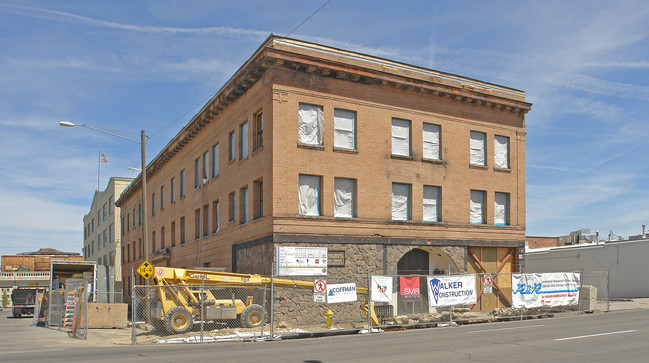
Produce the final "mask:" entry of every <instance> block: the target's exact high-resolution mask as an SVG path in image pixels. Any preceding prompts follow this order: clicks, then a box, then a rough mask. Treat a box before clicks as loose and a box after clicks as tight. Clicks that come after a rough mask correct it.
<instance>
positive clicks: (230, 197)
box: [228, 192, 235, 222]
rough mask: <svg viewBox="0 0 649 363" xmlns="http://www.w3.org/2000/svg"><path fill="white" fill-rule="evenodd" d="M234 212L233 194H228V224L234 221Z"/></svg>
mask: <svg viewBox="0 0 649 363" xmlns="http://www.w3.org/2000/svg"><path fill="white" fill-rule="evenodd" d="M234 212H235V206H234V192H232V193H230V194H229V195H228V213H229V215H228V220H229V221H230V222H233V221H234Z"/></svg>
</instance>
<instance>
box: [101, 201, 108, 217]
mask: <svg viewBox="0 0 649 363" xmlns="http://www.w3.org/2000/svg"><path fill="white" fill-rule="evenodd" d="M103 214H104V216H103V217H102V220H104V221H105V220H106V218H108V204H107V203H104V208H103Z"/></svg>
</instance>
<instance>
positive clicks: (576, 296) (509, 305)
mask: <svg viewBox="0 0 649 363" xmlns="http://www.w3.org/2000/svg"><path fill="white" fill-rule="evenodd" d="M283 279H284V280H285V279H286V278H285V277H283ZM296 280H298V279H297V278H296ZM299 281H300V282H301V284H297V283H296V284H295V286H290V285H287V284H285V283H284V284H281V285H278V284H270V283H268V284H262V285H255V286H250V285H246V284H227V283H212V284H209V285H206V284H198V285H164V286H133V290H132V291H133V293H132V295H131V296H132V301H131V306H132V309H131V312H130V314H131V317H130V319H131V321H132V322H134V323H133V324H132V325H131V329H132V331H131V333H132V336H131V343H132V344H152V343H182V342H214V341H228V340H239V341H241V340H266V339H291V338H296V337H305V336H323V335H328V334H340V333H343V332H348V333H350V334H353V333H358V332H371V331H375V330H376V329H382V330H391V329H408V328H416V327H436V326H450V325H456V324H470V323H478V322H491V321H505V320H523V319H533V318H540V317H551V316H554V315H557V314H575V313H584V312H597V311H608V309H609V296H608V291H609V289H608V286H609V279H608V273H607V272H606V271H581V272H570V273H555V274H520V273H498V274H457V275H455V274H443V275H442V274H440V275H408V276H385V275H373V274H371V273H367V274H366V275H355V276H351V275H347V276H331V275H329V276H322V277H312V278H307V277H304V278H302V277H300V278H299ZM304 282H308V283H307V284H304ZM306 285H308V286H309V288H305V286H306ZM368 297H369V300H370V301H371V304H370V310H373V312H374V313H373V314H370V315H369V316H368V314H367V308H368V304H367V301H368Z"/></svg>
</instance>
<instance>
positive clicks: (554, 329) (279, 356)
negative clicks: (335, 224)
mask: <svg viewBox="0 0 649 363" xmlns="http://www.w3.org/2000/svg"><path fill="white" fill-rule="evenodd" d="M648 321H649V310H627V311H619V312H610V313H599V314H585V315H579V316H569V317H560V318H552V319H539V320H526V321H514V322H501V323H490V324H476V325H465V326H458V327H444V328H442V327H440V328H432V329H420V330H408V331H399V332H385V333H378V334H364V335H353V336H334V337H325V338H312V339H301V340H286V341H274V342H254V343H240V342H235V343H229V342H228V343H210V344H157V345H136V346H130V345H117V346H96V345H95V346H93V345H90V344H88V343H87V342H84V341H79V340H75V339H70V338H67V336H65V333H63V332H59V331H55V330H51V329H46V328H40V327H33V326H31V325H30V323H31V319H12V318H9V317H8V314H6V312H5V313H0V339H1V341H2V344H1V347H2V348H0V361H2V362H20V361H26V362H37V361H46V362H71V361H72V362H81V361H83V362H115V361H125V362H135V361H137V362H365V361H367V362H370V361H371V362H400V361H401V362H438V361H461V362H469V361H478V362H548V361H558V362H568V361H569V362H611V361H619V362H646V361H647V360H649V358H648V353H649V326H648V324H647V322H648Z"/></svg>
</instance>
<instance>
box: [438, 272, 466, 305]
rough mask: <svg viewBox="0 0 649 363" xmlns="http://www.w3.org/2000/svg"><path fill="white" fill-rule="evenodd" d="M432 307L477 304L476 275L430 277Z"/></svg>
mask: <svg viewBox="0 0 649 363" xmlns="http://www.w3.org/2000/svg"><path fill="white" fill-rule="evenodd" d="M427 282H428V283H427V284H426V285H427V286H428V303H429V305H430V306H450V305H468V304H475V303H476V302H477V292H476V288H475V275H461V276H428V281H427Z"/></svg>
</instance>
